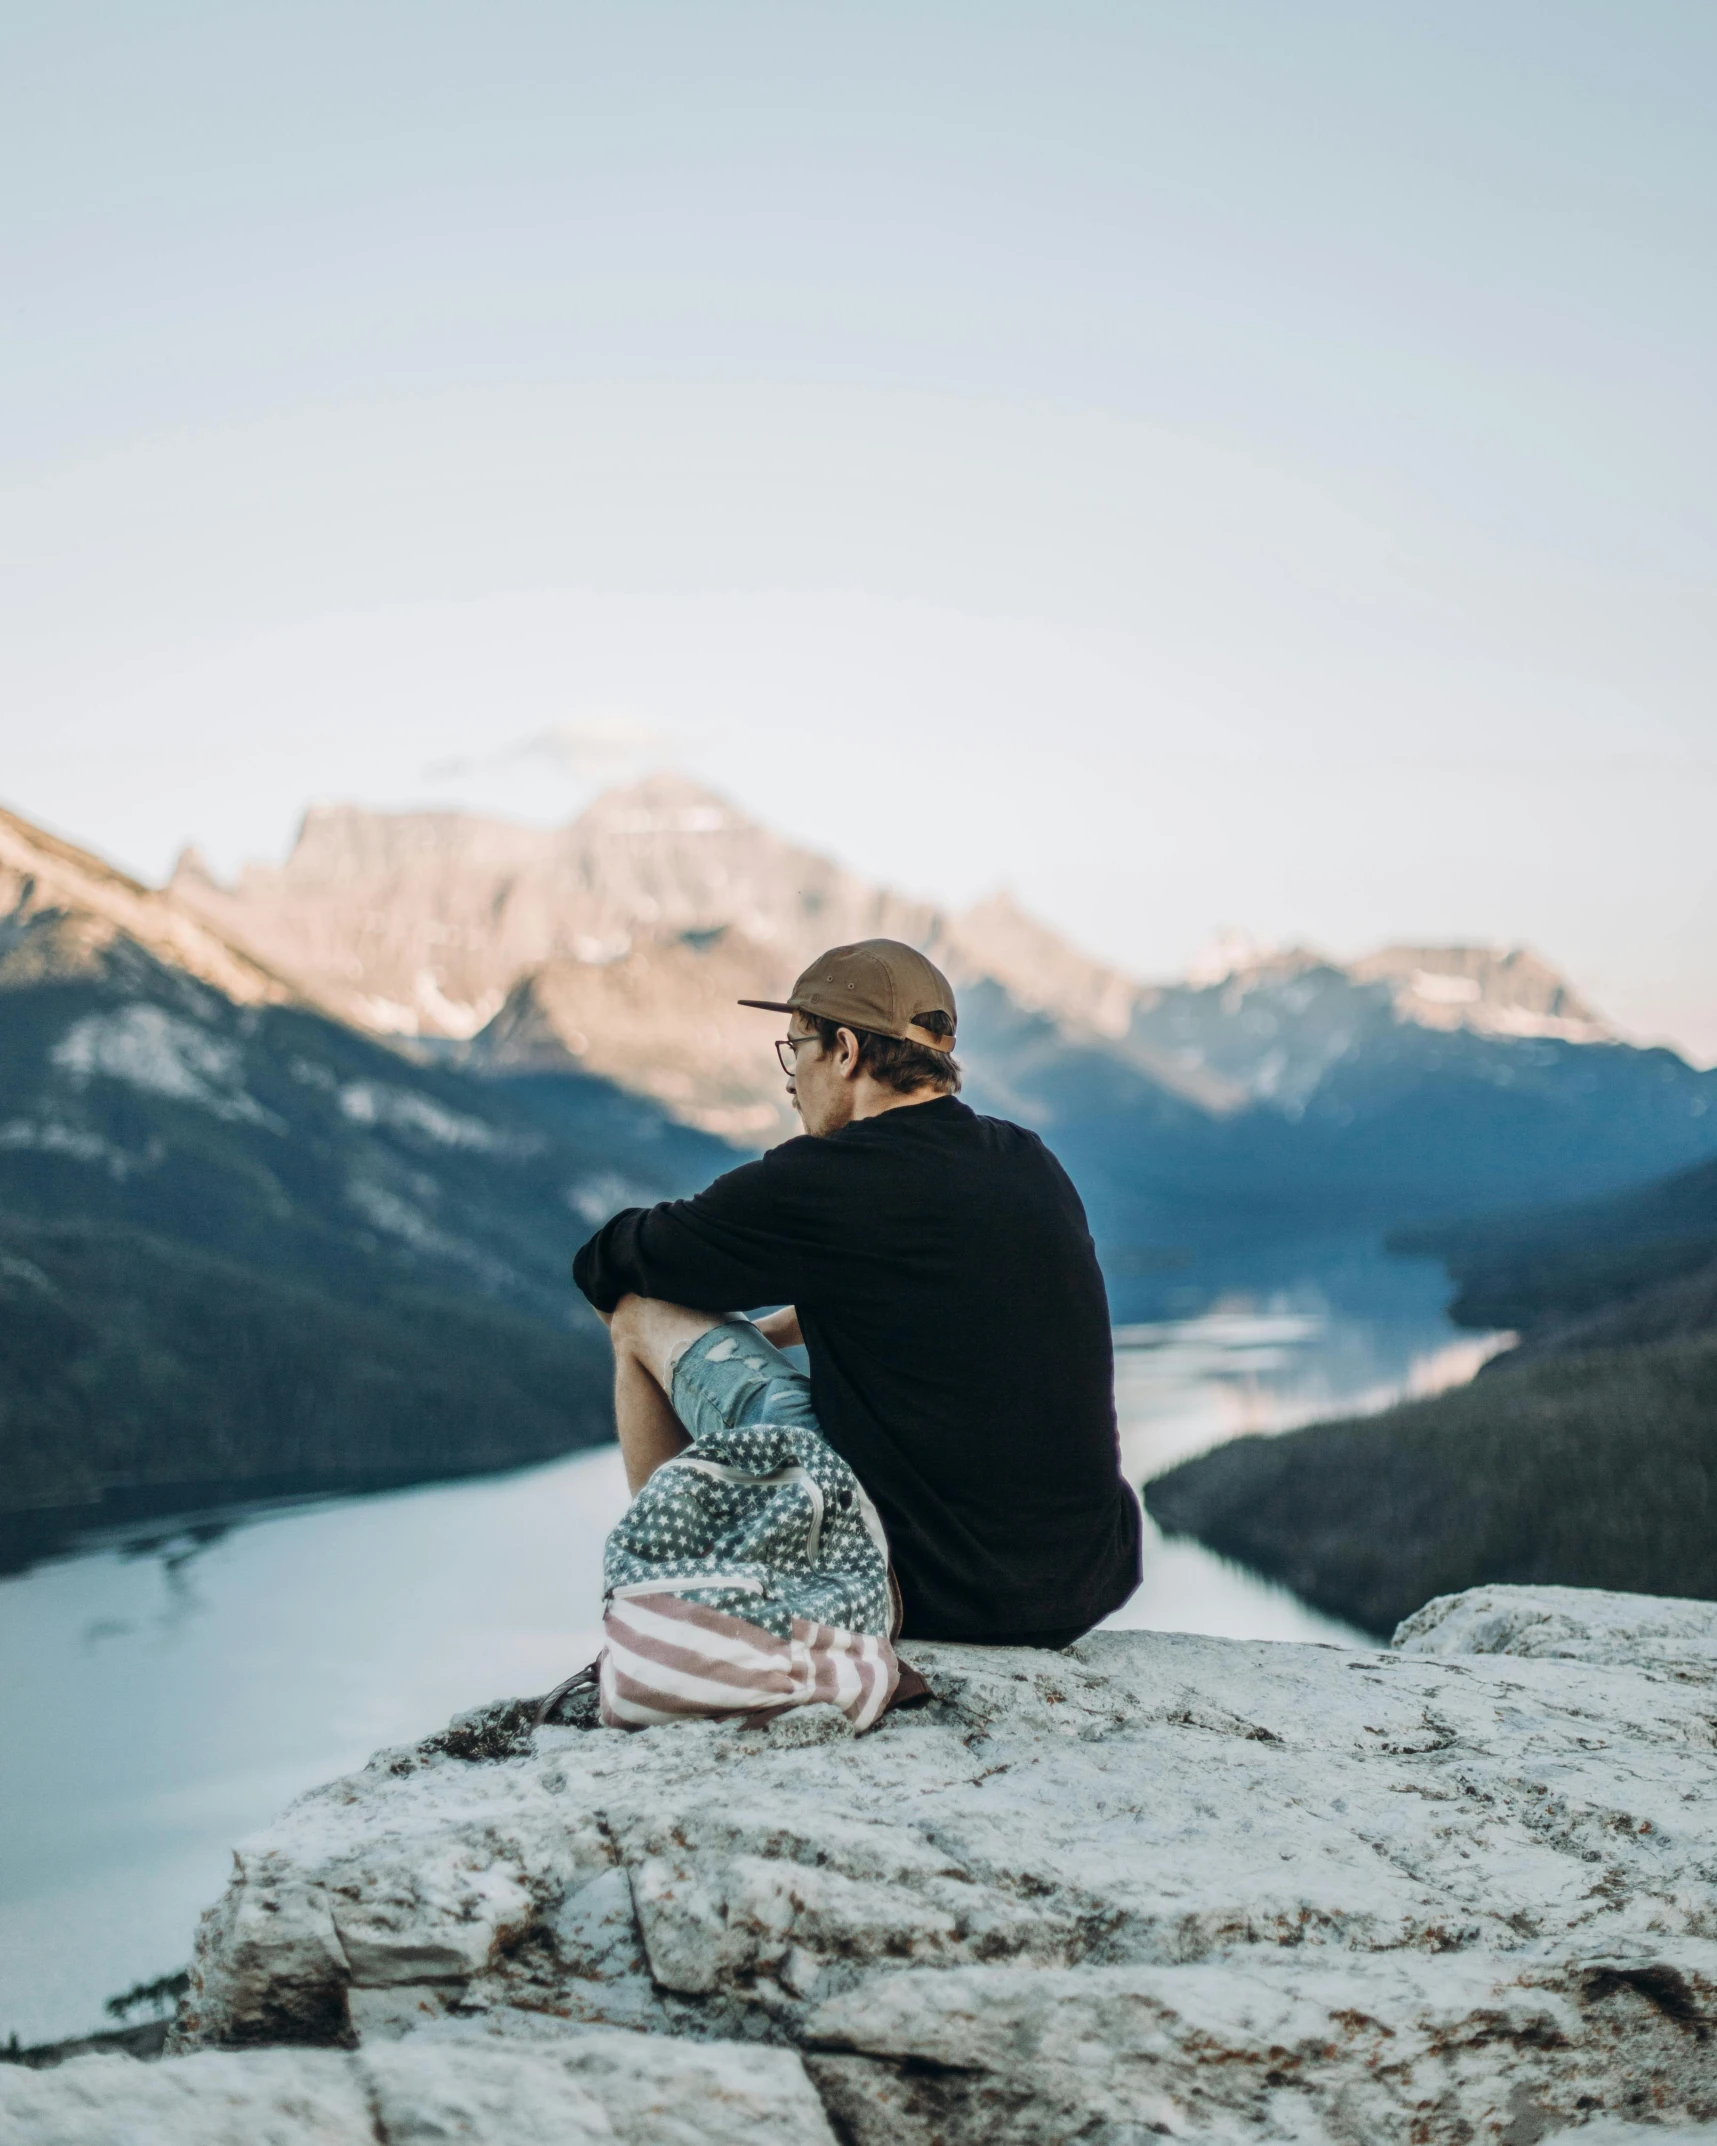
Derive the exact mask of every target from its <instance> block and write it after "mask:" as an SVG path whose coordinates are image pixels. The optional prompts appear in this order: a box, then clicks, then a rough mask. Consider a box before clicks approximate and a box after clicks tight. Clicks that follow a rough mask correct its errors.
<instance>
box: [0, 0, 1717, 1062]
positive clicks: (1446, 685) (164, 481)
mask: <svg viewBox="0 0 1717 2146" xmlns="http://www.w3.org/2000/svg"><path fill="white" fill-rule="evenodd" d="M1714 109H1717V8H1713V7H1712V6H1710V5H1709V4H1707V0H1696V4H1687V5H1679V6H1678V5H1668V4H1653V0H1625V4H1624V0H1618V4H1613V5H1611V4H1606V5H1592V4H1582V0H1519V4H1509V0H1486V4H1482V5H1466V4H1448V0H1443V4H1439V5H1438V6H1436V7H1430V6H1420V5H1410V4H1408V0H1367V4H1364V5H1357V4H1356V5H1330V4H1323V0H1294V4H1283V0H1254V4H1232V5H1228V4H1222V0H1182V4H1178V5H1163V4H1151V0H1135V4H1133V5H1130V6H1097V5H1080V4H1078V0H1060V4H1057V5H1048V4H1043V5H1038V6H1030V7H1026V6H1008V5H1005V4H988V5H985V6H982V7H979V6H961V5H947V4H945V5H934V4H928V5H926V4H922V0H921V4H919V5H915V6H912V7H906V6H890V5H886V4H872V5H869V6H866V7H862V8H861V7H857V6H836V5H832V4H820V5H797V6H795V5H778V6H756V7H735V6H728V5H724V4H722V0H703V4H699V5H695V6H668V5H650V4H647V0H632V4H629V5H626V6H624V7H621V6H612V7H584V6H579V5H576V4H569V0H562V4H557V5H541V6H537V5H523V4H513V0H486V4H484V5H481V6H479V5H475V4H469V5H457V6H453V5H433V4H426V0H416V4H413V5H409V6H406V5H398V6H393V5H364V4H361V0H343V4H342V5H340V6H338V7H333V6H317V5H312V4H302V0H295V4H294V5H292V6H290V7H288V6H285V5H278V6H273V7H247V6H244V5H242V4H230V0H229V4H222V5H219V6H216V5H213V4H205V5H198V6H189V5H181V6H172V5H167V4H164V0H154V4H151V5H149V6H143V5H139V4H132V5H129V6H115V5H106V6H104V5H101V4H99V0H95V4H91V5H86V6H83V7H80V8H77V9H49V8H45V7H43V8H37V9H36V10H34V11H33V20H32V19H27V18H25V17H24V16H23V14H22V11H20V10H13V11H11V13H10V14H9V16H8V20H7V25H6V28H5V30H4V32H3V33H0V203H3V204H4V206H3V208H0V293H3V297H0V304H3V307H4V311H3V314H0V320H3V322H4V331H3V335H0V387H3V393H0V542H3V544H4V556H5V559H6V564H7V571H6V577H5V596H4V599H3V601H4V615H3V617H0V627H3V633H0V743H3V744H4V748H5V751H4V759H3V761H0V796H4V798H5V799H6V800H7V801H8V802H10V803H12V804H14V805H16V806H17V807H18V808H20V809H22V810H23V811H25V812H27V813H33V814H35V815H37V816H39V817H41V818H43V819H45V820H47V821H49V822H50V823H52V824H54V825H56V826H58V827H60V828H62V829H63V830H64V831H66V832H68V833H70V834H73V835H75V836H77V837H79V838H81V839H84V840H87V841H90V842H92V843H94V844H96V845H97V846H99V847H102V848H104V849H106V850H107V851H108V852H109V853H111V854H113V855H115V856H117V857H119V858H121V859H122V860H123V861H125V862H127V863H129V864H131V865H132V866H133V867H134V868H136V869H138V870H141V871H142V872H144V873H145V874H147V875H150V876H154V875H158V874H160V873H161V872H163V871H164V870H165V869H166V867H167V865H168V863H169V861H170V859H171V856H172V853H173V851H174V850H175V848H176V847H177V846H178V844H179V843H180V842H181V841H184V840H188V839H194V840H196V841H198V842H199V843H201V844H202V845H203V846H204V847H205V848H206V849H207V850H208V851H209V852H210V854H211V855H212V856H213V857H214V859H215V860H216V862H217V863H218V864H220V865H223V866H231V865H233V864H235V863H236V862H237V861H238V860H239V859H241V858H242V857H244V856H247V855H277V854H279V853H280V852H281V850H282V849H283V847H284V846H285V844H286V842H287V841H288V840H289V838H290V834H291V829H292V826H293V823H294V821H295V819H296V816H297V814H298V812H299V810H300V809H301V808H302V806H303V804H304V803H305V801H306V800H308V799H309V798H312V797H316V796H354V797H361V798H365V799H369V800H372V801H375V802H378V803H389V804H412V803H423V802H442V803H446V802H463V803H468V804H472V805H477V806H482V807H485V808H488V809H498V810H508V811H516V812H520V813H527V814H529V815H531V816H533V817H559V816H561V815H563V814H565V813H567V812H570V811H571V810H573V809H575V808H576V806H577V805H578V804H580V803H581V802H582V801H583V800H584V799H585V798H586V797H588V795H589V794H590V793H591V788H592V786H593V784H594V783H596V782H597V781H599V780H600V779H602V778H603V777H604V776H606V775H612V774H613V773H615V772H623V771H625V770H627V769H629V768H632V767H643V766H647V765H650V764H656V763H660V762H662V761H667V762H669V763H671V764H675V765H679V766H682V767H684V768H686V769H687V770H688V771H689V772H692V773H694V774H698V775H701V776H703V777H705V778H707V779H711V780H714V781H716V782H717V783H719V784H721V785H722V786H724V787H725V788H727V789H728V790H730V791H731V792H732V793H733V794H734V795H735V796H736V797H737V798H738V799H739V800H740V801H741V802H742V803H744V804H746V805H748V806H750V807H751V808H752V809H754V810H756V811H758V812H760V813H761V814H763V815H764V816H766V817H767V818H769V819H771V820H772V821H774V822H775V823H777V824H778V825H780V826H782V827H783V828H785V829H787V830H789V831H790V832H792V833H794V834H796V835H798V836H800V837H802V838H803V839H805V840H807V841H810V842H812V843H814V844H816V845H817V846H819V847H823V848H827V849H831V850H833V851H835V852H837V853H838V854H840V855H841V856H843V857H844V858H846V859H847V860H848V861H850V862H852V863H853V864H855V865H857V866H859V867H861V868H863V869H865V870H867V871H871V872H873V873H876V874H878V875H881V876H886V877H889V878H891V879H894V880H896V881H898V882H900V883H902V884H904V885H906V886H908V887H910V888H912V889H914V890H917V891H922V892H926V893H929V894H932V895H935V896H937V897H939V898H942V899H946V900H952V901H959V900H964V899H969V898H971V897H972V896H974V895H976V894H978V893H981V892H983V891H986V890H987V889H989V888H990V887H992V886H994V885H997V884H1000V883H1007V884H1010V885H1011V886H1013V888H1014V889H1015V890H1016V892H1017V893H1018V894H1019V895H1020V896H1021V898H1022V899H1024V900H1025V901H1027V902H1028V903H1029V904H1030V905H1031V906H1033V907H1035V908H1036V909H1038V910H1040V911H1041V912H1042V913H1044V914H1046V915H1047V916H1049V917H1050V918H1052V919H1053V920H1054V921H1055V922H1057V923H1059V924H1061V925H1062V926H1064V927H1065V928H1066V929H1068V930H1070V931H1071V932H1073V933H1074V934H1075V935H1076V936H1077V937H1079V938H1080V939H1082V940H1084V941H1086V942H1087V943H1089V944H1090V945H1092V946H1093V947H1095V948H1097V949H1098V950H1100V951H1102V952H1104V953H1106V954H1107V955H1109V956H1111V957H1113V958H1115V959H1118V960H1120V961H1122V962H1124V963H1126V964H1127V965H1128V966H1130V967H1132V968H1134V969H1137V970H1139V971H1141V972H1144V973H1148V974H1154V973H1164V972H1168V971H1172V970H1174V969H1176V968H1177V967H1179V966H1180V965H1181V964H1182V963H1184V962H1185V961H1186V960H1187V958H1188V957H1189V956H1190V955H1191V954H1192V953H1193V952H1194V950H1195V949H1196V948H1197V947H1198V946H1199V945H1200V944H1201V943H1202V942H1203V941H1204V940H1205V939H1207V938H1208V936H1209V935H1210V933H1211V932H1212V931H1213V930H1214V929H1215V928H1216V927H1218V926H1220V925H1236V926H1240V927H1243V928H1246V929H1249V930H1250V931H1252V932H1254V933H1255V934H1257V935H1259V936H1261V937H1264V938H1267V939H1275V940H1291V939H1310V940H1312V941H1314V942H1317V943H1319V944H1323V945H1325V946H1328V947H1330V948H1331V949H1332V950H1335V951H1337V952H1342V951H1358V950H1360V949H1362V948H1364V947H1366V946H1368V945H1372V944H1376V943H1378V942H1380V941H1382V940H1384V939H1388V938H1397V937H1402V936H1411V937H1424V938H1431V939H1447V938H1455V937H1462V938H1478V939H1485V940H1498V941H1513V940H1517V939H1525V940H1528V941H1531V942H1533V943H1536V944H1537V945H1538V946H1539V947H1540V948H1541V949H1542V950H1543V951H1544V952H1545V953H1547V954H1549V955H1550V956H1552V957H1553V958H1554V959H1556V960H1558V961H1559V962H1561V964H1562V965H1563V966H1564V967H1565V968H1567V969H1568V970H1569V971H1570V972H1571V973H1572V975H1573V976H1574V978H1575V980H1576V982H1578V983H1579V984H1580V985H1581V986H1582V987H1584V988H1585V989H1586V990H1587V991H1588V992H1589V993H1590V994H1591V995H1592V996H1593V997H1594V998H1595V999H1596V1000H1597V1001H1598V1002H1599V1003H1600V1004H1602V1005H1603V1006H1605V1007H1606V1008H1607V1009H1609V1010H1610V1011H1611V1012H1613V1013H1614V1014H1615V1015H1616V1016H1617V1017H1618V1018H1620V1019H1622V1020H1624V1021H1625V1022H1627V1023H1628V1024H1629V1025H1630V1026H1631V1027H1632V1028H1633V1029H1634V1030H1635V1031H1637V1032H1638V1033H1641V1034H1644V1035H1668V1036H1674V1037H1679V1038H1680V1039H1682V1040H1683V1041H1684V1042H1686V1043H1687V1044H1688V1045H1689V1046H1691V1047H1693V1048H1694V1049H1695V1050H1697V1051H1698V1052H1699V1053H1700V1054H1701V1055H1704V1056H1708V1057H1709V1056H1717V862H1714V858H1717V842H1713V840H1712V838H1711V828H1712V825H1713V823H1714V819H1717V713H1714V688H1717V603H1714V601H1713V594H1714V591H1713V580H1714V573H1713V568H1714V564H1717V506H1714V501H1717V484H1714V480H1717V442H1714V437H1713V422H1712V392H1711V382H1712V380H1713V379H1714V378H1717V278H1714V275H1713V266H1712V264H1713V262H1714V261H1717V184H1714V179H1717V145H1714V132H1717V130H1714V129H1713V127H1712V124H1711V114H1712V112H1713V110H1714ZM550 731H552V732H555V733H556V734H557V735H559V736H560V738H561V743H560V744H559V745H558V746H557V747H555V748H553V749H552V750H546V751H537V752H534V753H526V754H522V755H521V754H520V753H519V752H517V751H516V750H515V749H514V748H515V747H516V746H517V744H518V742H519V741H520V740H524V739H530V738H533V737H538V736H540V735H541V734H543V733H545V732H550ZM450 769H452V770H455V772H449V770H450Z"/></svg>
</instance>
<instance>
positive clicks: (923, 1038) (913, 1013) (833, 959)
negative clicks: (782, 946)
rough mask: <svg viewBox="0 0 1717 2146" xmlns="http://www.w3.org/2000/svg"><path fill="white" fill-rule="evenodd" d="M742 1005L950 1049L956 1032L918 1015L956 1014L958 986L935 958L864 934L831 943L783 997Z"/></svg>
mask: <svg viewBox="0 0 1717 2146" xmlns="http://www.w3.org/2000/svg"><path fill="white" fill-rule="evenodd" d="M739 1003H740V1004H741V1005H742V1006H761V1007H763V1008H764V1009H765V1010H766V1011H768V1012H770V1013H798V1014H804V1015H807V1016H810V1015H815V1016H816V1018H817V1019H819V1020H822V1021H839V1022H841V1023H842V1024H843V1025H844V1026H845V1027H847V1028H864V1029H868V1030H869V1031H870V1033H871V1034H872V1035H874V1036H897V1037H899V1038H900V1040H901V1041H902V1042H903V1043H920V1044H922V1045H923V1046H924V1048H925V1049H926V1050H927V1051H951V1050H952V1049H953V1048H954V1039H953V1037H952V1036H939V1035H937V1034H936V1033H935V1031H934V1030H933V1029H928V1028H920V1027H919V1026H918V1017H919V1015H921V1014H926V1013H945V1014H946V1015H947V1016H948V1018H949V1020H950V1021H953V1020H955V1019H957V1015H956V1014H955V1011H954V991H953V986H952V985H951V984H950V983H949V981H948V979H947V977H945V976H944V975H943V974H942V971H941V970H940V969H939V968H938V967H937V966H936V964H935V963H934V962H933V961H927V960H926V959H925V958H924V956H923V955H922V954H921V953H919V951H918V949H917V948H916V947H913V946H905V945H903V944H902V943H901V941H900V940H898V939H860V940H859V941H858V942H857V944H856V945H853V946H831V947H830V948H829V950H828V952H827V953H826V954H819V955H818V956H817V958H816V960H815V961H813V962H812V964H811V966H810V967H809V968H808V969H807V970H806V971H805V973H804V975H803V976H801V977H800V978H799V980H798V982H797V983H796V984H795V985H794V986H793V991H792V996H791V997H789V998H784V999H775V998H742V999H741V1000H740V1001H739Z"/></svg>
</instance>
